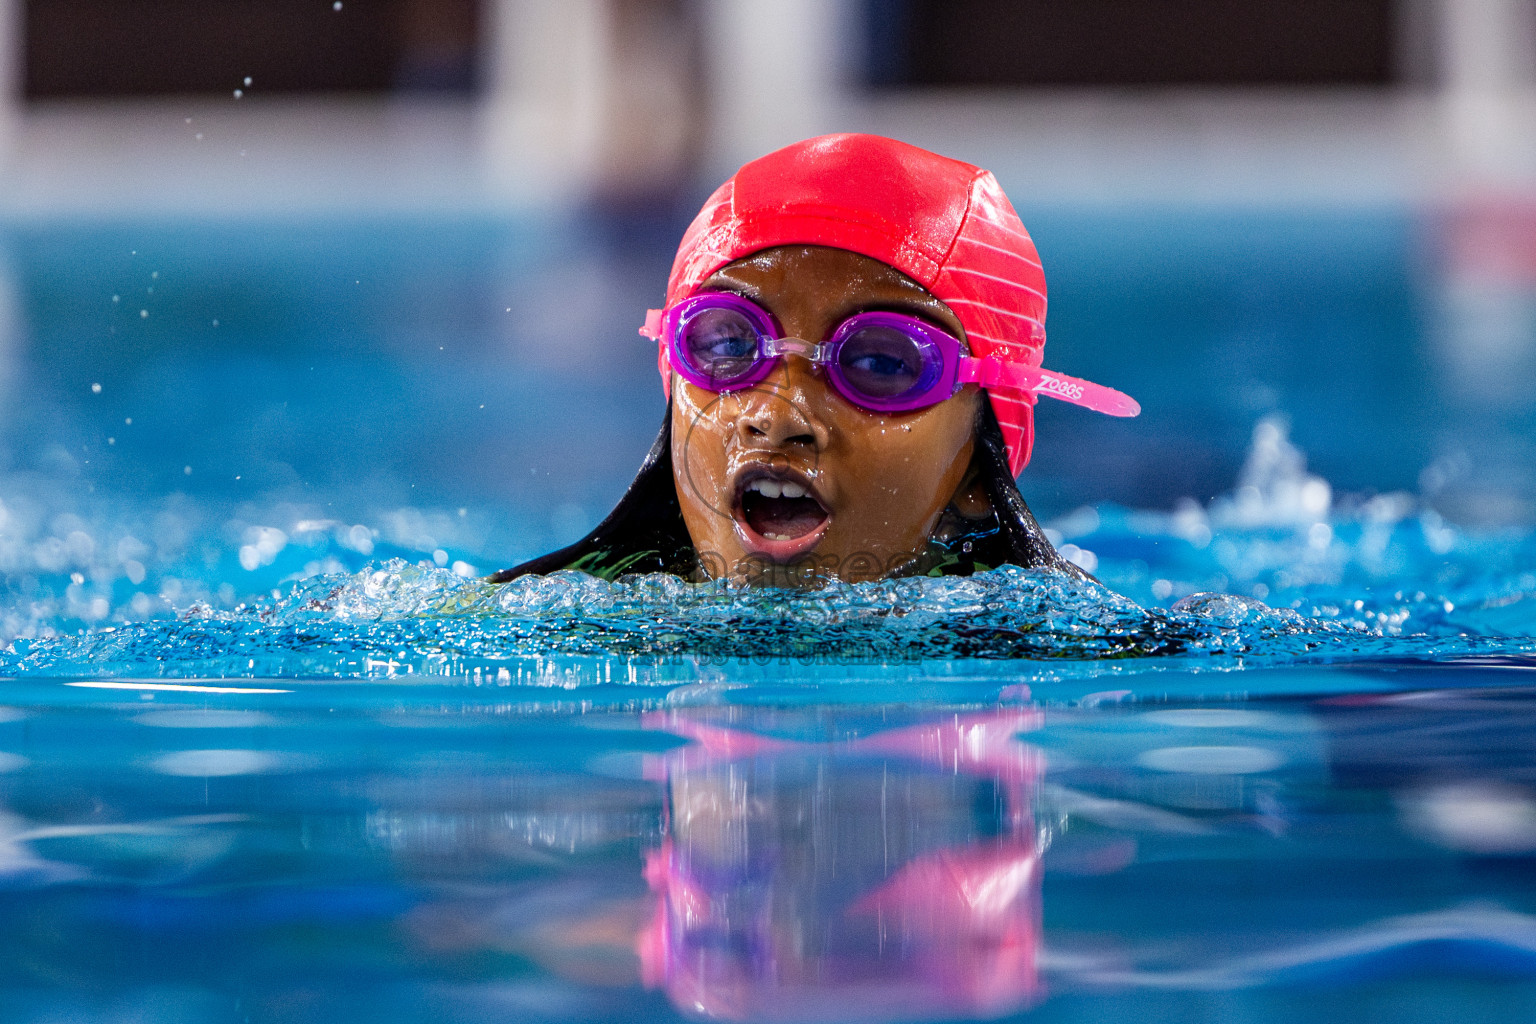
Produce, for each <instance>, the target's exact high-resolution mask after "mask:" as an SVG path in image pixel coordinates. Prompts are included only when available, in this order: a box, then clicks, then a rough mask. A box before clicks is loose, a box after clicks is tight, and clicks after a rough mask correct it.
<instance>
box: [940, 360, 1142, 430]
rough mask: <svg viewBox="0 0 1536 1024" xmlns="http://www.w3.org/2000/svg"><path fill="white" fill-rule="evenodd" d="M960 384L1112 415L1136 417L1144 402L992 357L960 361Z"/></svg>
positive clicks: (1089, 383) (1099, 387)
mask: <svg viewBox="0 0 1536 1024" xmlns="http://www.w3.org/2000/svg"><path fill="white" fill-rule="evenodd" d="M960 383H962V384H980V385H981V386H982V387H984V388H1009V389H1011V390H1014V391H1023V392H1026V393H1029V394H1035V395H1049V396H1050V397H1051V398H1057V399H1060V400H1061V401H1063V402H1071V403H1072V404H1073V405H1081V406H1083V407H1084V408H1086V409H1092V410H1093V411H1094V412H1102V413H1107V414H1108V415H1110V416H1135V415H1138V414H1139V413H1140V412H1141V405H1140V404H1139V403H1138V402H1137V401H1136V399H1134V398H1132V397H1131V396H1130V395H1127V394H1125V393H1124V392H1122V391H1116V390H1115V389H1114V388H1107V387H1105V386H1104V385H1102V384H1094V383H1093V382H1092V381H1086V380H1081V379H1080V378H1077V377H1068V376H1067V375H1066V374H1064V373H1057V372H1055V371H1054V370H1042V369H1041V368H1040V367H1038V366H1026V365H1024V364H1023V363H1005V362H1003V361H1001V360H999V359H994V358H992V357H991V356H988V357H986V358H985V359H970V358H968V359H965V360H963V361H962V362H961V363H960Z"/></svg>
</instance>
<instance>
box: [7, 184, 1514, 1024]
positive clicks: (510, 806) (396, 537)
mask: <svg viewBox="0 0 1536 1024" xmlns="http://www.w3.org/2000/svg"><path fill="white" fill-rule="evenodd" d="M1022 212H1023V213H1024V216H1025V220H1026V222H1027V223H1029V224H1030V225H1031V228H1032V230H1033V231H1034V233H1035V236H1036V238H1037V241H1038V242H1039V245H1040V248H1041V251H1042V254H1043V256H1044V258H1045V261H1046V267H1047V271H1048V273H1049V274H1050V279H1051V285H1052V313H1051V321H1050V327H1051V342H1050V347H1049V350H1048V351H1049V356H1048V358H1049V361H1050V365H1052V366H1055V367H1059V368H1060V369H1062V370H1063V371H1066V372H1069V373H1073V374H1078V375H1082V376H1085V377H1089V378H1091V379H1094V380H1100V381H1103V382H1105V383H1108V384H1111V385H1114V386H1117V387H1122V388H1124V389H1125V390H1128V391H1130V392H1131V393H1132V394H1134V395H1135V396H1136V397H1137V398H1138V399H1139V400H1140V401H1141V403H1142V405H1143V407H1144V408H1145V410H1146V412H1145V414H1144V415H1143V416H1142V417H1141V419H1139V420H1136V421H1132V422H1129V423H1127V422H1125V421H1112V420H1109V419H1107V418H1103V417H1093V416H1089V415H1087V414H1085V413H1082V412H1081V411H1080V410H1074V409H1070V408H1065V407H1061V408H1048V409H1047V408H1043V409H1042V410H1041V415H1040V428H1039V429H1040V440H1039V442H1038V444H1037V452H1036V456H1035V461H1034V462H1033V463H1032V465H1031V466H1030V467H1029V469H1028V470H1027V471H1026V474H1025V476H1024V478H1023V480H1022V481H1021V487H1022V489H1023V493H1024V494H1025V496H1026V498H1027V499H1028V500H1029V501H1030V502H1031V504H1032V505H1033V507H1034V508H1035V509H1036V510H1037V512H1038V513H1039V514H1040V517H1041V519H1042V522H1044V523H1045V525H1046V526H1047V528H1048V530H1050V531H1051V532H1052V536H1053V539H1054V540H1056V541H1057V543H1058V545H1059V546H1060V547H1061V549H1062V550H1063V552H1064V553H1065V554H1067V556H1068V557H1070V558H1072V559H1073V560H1074V561H1076V562H1078V563H1079V564H1080V565H1083V566H1084V567H1086V568H1088V569H1089V570H1090V571H1092V572H1093V573H1094V574H1095V576H1096V577H1097V579H1098V581H1099V582H1097V583H1074V582H1071V581H1068V580H1065V579H1064V578H1061V577H1058V576H1054V575H1051V574H1042V573H1031V572H1025V571H1022V570H1014V569H1009V568H1004V569H1001V570H997V571H994V572H991V573H986V574H982V575H980V576H977V577H974V578H971V579H935V580H930V579H921V580H901V581H892V582H886V583H873V584H858V585H834V586H831V587H828V588H826V589H824V590H821V591H817V592H809V593H787V592H780V591H748V592H743V591H737V590H731V589H728V588H725V587H722V586H718V585H703V586H693V585H686V584H683V583H681V582H680V581H677V580H673V579H668V578H655V577H637V578H627V579H624V580H620V581H619V582H617V583H605V582H601V581H597V580H593V579H590V578H586V577H581V576H578V575H572V574H563V575H556V576H553V577H549V578H529V579H523V580H519V581H515V582H513V583H511V584H507V585H505V586H500V587H495V586H491V585H488V584H485V583H484V582H482V581H481V579H480V577H481V576H482V575H483V574H485V573H487V572H489V571H492V570H494V569H497V568H501V567H503V566H505V565H508V564H512V563H514V562H516V561H518V560H520V559H523V558H526V557H530V556H532V555H535V554H538V553H541V552H542V551H545V550H547V549H549V548H551V547H552V546H555V545H558V544H562V543H566V542H569V541H570V540H573V539H575V538H576V537H578V536H580V535H581V534H582V533H584V532H585V531H586V530H587V529H589V528H590V527H591V526H592V525H593V524H594V523H595V522H596V520H597V519H598V518H599V517H600V516H601V514H602V513H603V512H605V511H606V510H607V508H608V507H610V506H611V504H612V503H613V502H614V501H615V500H616V498H617V496H618V495H619V494H620V493H621V492H622V490H623V488H624V485H625V484H626V483H627V482H628V479H629V477H630V474H632V473H633V471H634V468H635V466H636V465H637V464H638V462H639V459H640V457H641V455H642V454H643V452H644V451H645V449H646V447H647V446H648V444H649V442H650V440H651V437H652V436H653V434H654V431H655V428H656V426H657V425H658V423H659V421H660V418H661V414H662V403H661V399H660V395H659V390H658V388H657V387H656V381H655V378H654V373H655V370H654V356H653V353H652V352H651V351H649V349H648V348H647V346H646V345H645V344H644V343H643V342H641V341H639V340H638V338H637V336H636V334H635V327H636V326H637V324H638V322H639V319H640V317H641V315H642V312H643V310H644V309H645V308H646V306H648V305H654V304H656V301H657V298H658V296H659V293H660V290H661V287H662V284H663V281H664V277H665V271H666V266H667V262H668V259H669V255H670V248H671V245H672V244H673V243H674V241H675V236H676V234H677V232H678V231H679V230H680V228H681V224H682V223H683V222H684V221H685V220H686V214H679V215H678V216H668V215H657V214H649V215H646V216H638V215H632V214H624V213H616V212H613V211H607V212H602V213H589V214H586V215H583V216H580V217H574V216H573V217H568V218H555V217H549V218H545V219H534V218H525V219H500V220H497V219H490V220H486V221H476V222H467V221H465V222H447V223H420V222H411V221H378V222H373V221H348V222H318V223H284V222H268V221H253V222H187V223H138V222H134V221H116V222H92V223H51V222H50V223H23V222H17V223H12V224H9V225H5V226H4V227H0V255H3V257H4V259H3V260H0V298H3V299H4V301H3V302H0V327H3V328H4V329H3V330H0V337H3V338H4V339H5V341H4V343H3V344H4V346H5V347H4V349H3V350H0V396H3V399H4V400H3V402H0V934H4V935H5V949H6V954H7V955H6V956H5V957H3V958H0V1019H3V1020H6V1021H18V1022H25V1024H45V1022H46V1024H56V1022H65V1021H69V1022H73V1021H92V1022H98V1021H103V1022H140V1021H154V1022H157V1024H160V1022H165V1024H182V1022H187V1024H192V1022H198V1024H201V1022H225V1021H228V1022H253V1024H261V1022H272V1024H287V1022H295V1024H296V1022H311V1021H317V1022H318V1021H323V1022H326V1024H343V1022H351V1021H359V1022H361V1021H368V1022H412V1024H415V1022H422V1024H426V1022H439V1021H501V1020H550V1021H572V1020H608V1019H612V1020H636V1019H641V1020H653V1019H654V1020H675V1019H680V1018H694V1019H697V1018H699V1017H704V1018H708V1019H721V1020H839V1021H847V1020H851V1021H886V1020H941V1019H943V1020H949V1019H982V1018H985V1019H993V1018H999V1017H1002V1018H1008V1019H1020V1020H1032V1021H1041V1022H1056V1021H1062V1022H1066V1021H1073V1022H1077V1021H1084V1022H1086V1021H1104V1020H1136V1021H1164V1020H1166V1021H1181V1022H1182V1021H1191V1020H1223V1021H1225V1020H1253V1021H1292V1020H1294V1021H1305V1022H1308V1024H1313V1022H1317V1021H1333V1020H1339V1021H1345V1020H1348V1021H1377V1020H1380V1021H1389V1020H1390V1021H1394V1022H1399V1021H1425V1022H1428V1021H1442V1020H1445V1019H1447V1018H1453V1017H1461V1018H1467V1019H1476V1020H1490V1021H1524V1020H1529V1019H1531V1018H1532V1016H1533V1015H1536V885H1533V884H1532V881H1531V879H1532V873H1531V867H1532V864H1533V863H1536V754H1533V751H1536V701H1533V697H1532V694H1533V693H1536V690H1533V689H1532V686H1531V682H1530V681H1531V680H1532V679H1533V678H1536V677H1533V676H1532V675H1531V673H1532V671H1533V669H1536V530H1533V523H1536V480H1533V478H1532V475H1531V474H1532V470H1531V467H1532V466H1536V440H1533V439H1536V429H1533V428H1536V392H1531V391H1530V390H1529V389H1525V388H1509V387H1505V388H1502V389H1501V388H1500V387H1496V386H1494V385H1496V384H1497V383H1498V381H1492V382H1490V380H1489V378H1488V377H1487V374H1488V373H1493V372H1495V370H1497V372H1498V373H1501V374H1504V375H1508V374H1510V373H1513V372H1515V371H1517V370H1519V368H1520V367H1524V366H1529V365H1532V362H1533V360H1536V356H1533V354H1532V353H1533V352H1536V322H1531V321H1530V319H1529V318H1528V317H1527V318H1526V319H1521V318H1522V317H1526V314H1527V312H1528V310H1529V309H1536V303H1533V302H1528V301H1526V299H1529V296H1525V298H1522V297H1521V295H1520V294H1516V295H1514V297H1513V298H1512V299H1511V298H1510V296H1509V295H1508V294H1507V291H1508V289H1507V287H1506V285H1505V284H1499V285H1498V287H1494V286H1492V285H1487V284H1486V282H1485V283H1481V284H1480V283H1479V281H1478V280H1476V278H1475V275H1473V276H1472V277H1471V278H1469V277H1468V272H1467V271H1466V270H1465V268H1455V267H1446V266H1444V265H1442V263H1441V262H1440V256H1439V251H1440V250H1439V248H1438V243H1437V242H1436V235H1435V230H1436V229H1435V224H1434V220H1433V218H1432V217H1428V216H1426V215H1420V214H1416V213H1412V212H1407V211H1400V210H1364V211H1358V210H1357V211H1330V212H1298V211H1288V212H1287V211H1253V210H1219V209H1207V210H1195V211H1192V210H1168V211H1157V210H1151V211H1148V210H1137V211H1119V212H1117V211H1112V210H1111V211H1106V210H1102V209H1099V210H1072V209H1047V210H1037V211H1030V210H1024V211H1022ZM1501 288H1503V289H1504V291H1500V289H1501ZM1479 289H1481V290H1479ZM1469 296H1470V297H1471V298H1469ZM1468 310H1471V311H1472V312H1474V313H1476V314H1477V315H1478V316H1479V317H1481V318H1482V319H1481V320H1479V321H1478V322H1479V323H1481V324H1482V325H1483V326H1484V327H1485V328H1486V326H1487V323H1488V322H1489V320H1490V318H1493V319H1497V318H1499V317H1504V318H1505V319H1506V320H1508V321H1509V322H1508V323H1506V324H1504V325H1503V327H1504V328H1505V329H1504V330H1503V334H1501V335H1499V336H1500V337H1504V338H1506V339H1509V338H1513V339H1515V340H1516V341H1518V340H1519V339H1521V338H1524V339H1525V340H1524V342H1523V344H1524V345H1525V347H1524V348H1520V347H1519V345H1516V346H1515V347H1514V348H1513V349H1511V350H1510V351H1506V352H1503V353H1502V355H1500V356H1499V358H1491V357H1490V358H1486V359H1484V360H1483V361H1482V362H1478V361H1476V360H1473V361H1469V360H1467V359H1466V358H1464V356H1465V352H1464V351H1463V349H1464V348H1465V347H1466V346H1469V345H1471V344H1473V342H1474V340H1475V339H1473V337H1472V335H1470V334H1468V332H1467V329H1466V324H1465V322H1464V321H1465V320H1466V318H1467V317H1468V316H1469V315H1470V314H1469V313H1468ZM1522 311H1526V312H1522ZM1481 336H1482V335H1480V337H1481ZM1522 360H1523V362H1522ZM1480 366H1481V367H1483V369H1481V370H1480V369H1479V367H1480ZM1489 368H1493V369H1489ZM1512 368H1513V369H1512ZM1480 374H1482V376H1480Z"/></svg>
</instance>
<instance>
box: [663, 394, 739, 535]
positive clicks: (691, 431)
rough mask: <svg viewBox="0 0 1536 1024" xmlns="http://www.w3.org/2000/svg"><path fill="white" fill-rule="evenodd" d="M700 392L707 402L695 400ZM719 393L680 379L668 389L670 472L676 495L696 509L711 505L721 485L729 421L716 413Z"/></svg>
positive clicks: (718, 493) (715, 503) (716, 502)
mask: <svg viewBox="0 0 1536 1024" xmlns="http://www.w3.org/2000/svg"><path fill="white" fill-rule="evenodd" d="M700 395H703V396H704V397H705V398H706V399H707V403H701V402H700V401H699V398H700ZM719 405H720V403H719V396H718V395H715V394H712V393H709V392H703V391H701V390H700V389H698V388H695V387H694V386H693V385H691V384H688V383H685V382H683V381H674V382H673V390H672V475H673V480H674V482H675V483H676V485H677V496H678V499H679V500H680V501H682V502H683V504H684V506H685V509H686V508H687V507H688V506H697V507H698V508H697V509H696V511H702V510H704V509H705V508H714V507H715V506H717V505H718V504H719V503H720V501H721V498H720V494H721V493H722V491H723V489H724V487H725V480H726V476H727V472H726V438H727V434H728V431H729V426H730V424H729V423H726V422H724V421H722V419H721V418H720V415H719Z"/></svg>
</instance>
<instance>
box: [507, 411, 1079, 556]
mask: <svg viewBox="0 0 1536 1024" xmlns="http://www.w3.org/2000/svg"><path fill="white" fill-rule="evenodd" d="M978 406H979V412H978V414H977V417H976V448H975V454H974V455H973V456H972V459H973V460H974V464H976V465H977V466H978V468H979V469H980V470H981V481H982V485H983V486H984V487H985V489H986V493H987V497H988V498H989V499H990V504H991V506H992V507H991V511H990V512H988V514H987V515H986V516H984V517H982V518H980V519H966V518H965V517H963V516H961V515H960V513H959V511H958V510H957V509H956V508H955V507H954V506H953V505H950V506H949V508H947V509H945V511H944V514H943V516H942V517H941V518H940V522H939V528H938V529H937V530H935V534H936V535H937V536H940V537H943V538H944V539H942V540H940V539H935V540H932V541H930V542H929V549H930V550H929V551H927V552H926V553H925V554H924V555H923V556H922V557H920V558H919V559H917V560H916V561H915V562H914V563H913V564H912V565H911V566H910V567H909V569H908V571H907V572H906V573H905V574H906V575H927V576H969V575H970V574H971V573H973V572H980V571H982V570H985V569H992V568H996V567H997V566H1000V565H1018V566H1024V567H1026V568H1053V569H1059V570H1061V571H1063V572H1068V573H1071V574H1072V575H1075V576H1081V575H1083V573H1082V570H1080V569H1078V567H1077V566H1075V565H1073V564H1072V563H1071V562H1068V561H1067V560H1066V559H1064V558H1062V557H1061V556H1060V555H1059V554H1057V553H1056V549H1055V548H1054V547H1052V546H1051V542H1050V541H1049V540H1048V539H1046V536H1045V531H1043V530H1042V529H1040V524H1039V523H1037V522H1036V521H1035V517H1034V514H1033V513H1032V512H1030V511H1029V506H1028V505H1026V504H1025V503H1024V496H1023V495H1021V494H1020V493H1019V487H1018V484H1017V483H1015V482H1014V479H1013V474H1012V473H1011V472H1010V471H1009V469H1008V449H1007V446H1006V445H1004V443H1003V432H1002V428H1001V427H1000V426H998V422H997V415H996V414H995V413H994V412H993V411H992V403H991V402H980V403H978ZM560 569H579V570H581V571H582V572H586V573H590V574H592V575H593V576H598V577H601V578H603V579H608V580H613V579H618V578H619V577H620V576H622V575H625V574H628V573H657V572H660V573H671V574H672V575H674V576H682V577H684V578H686V579H698V578H701V574H700V568H699V556H698V552H696V551H695V550H694V548H693V541H692V539H691V538H690V537H689V536H688V528H687V526H686V525H685V524H684V522H683V510H682V506H681V505H679V504H678V500H677V486H676V484H675V483H674V480H673V476H672V410H671V407H670V406H669V407H668V409H667V415H666V416H665V418H663V419H662V421H661V432H660V433H659V434H657V435H656V441H655V443H653V444H652V445H651V450H650V451H649V452H647V453H646V456H645V461H644V462H642V463H641V464H640V472H639V473H638V474H636V476H635V479H634V482H633V483H631V484H630V485H629V489H628V490H627V491H625V492H624V497H622V498H620V499H619V503H618V505H616V506H615V507H614V509H613V511H612V512H610V513H608V517H607V518H606V519H604V520H603V521H602V522H601V523H598V524H597V528H596V529H594V530H593V531H592V532H591V533H589V534H587V535H586V536H585V537H583V538H581V540H578V541H577V542H576V543H574V544H571V545H570V546H568V547H563V548H561V549H560V550H558V551H551V552H550V553H549V554H547V555H541V556H540V557H538V558H535V559H532V560H530V561H527V562H524V563H522V564H521V565H515V566H513V567H512V568H510V569H503V570H502V571H501V572H498V573H496V574H495V575H494V576H492V577H490V582H492V583H505V582H507V581H508V580H514V579H517V578H518V577H519V576H528V575H531V574H539V575H544V574H548V573H552V572H555V571H557V570H560Z"/></svg>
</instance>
